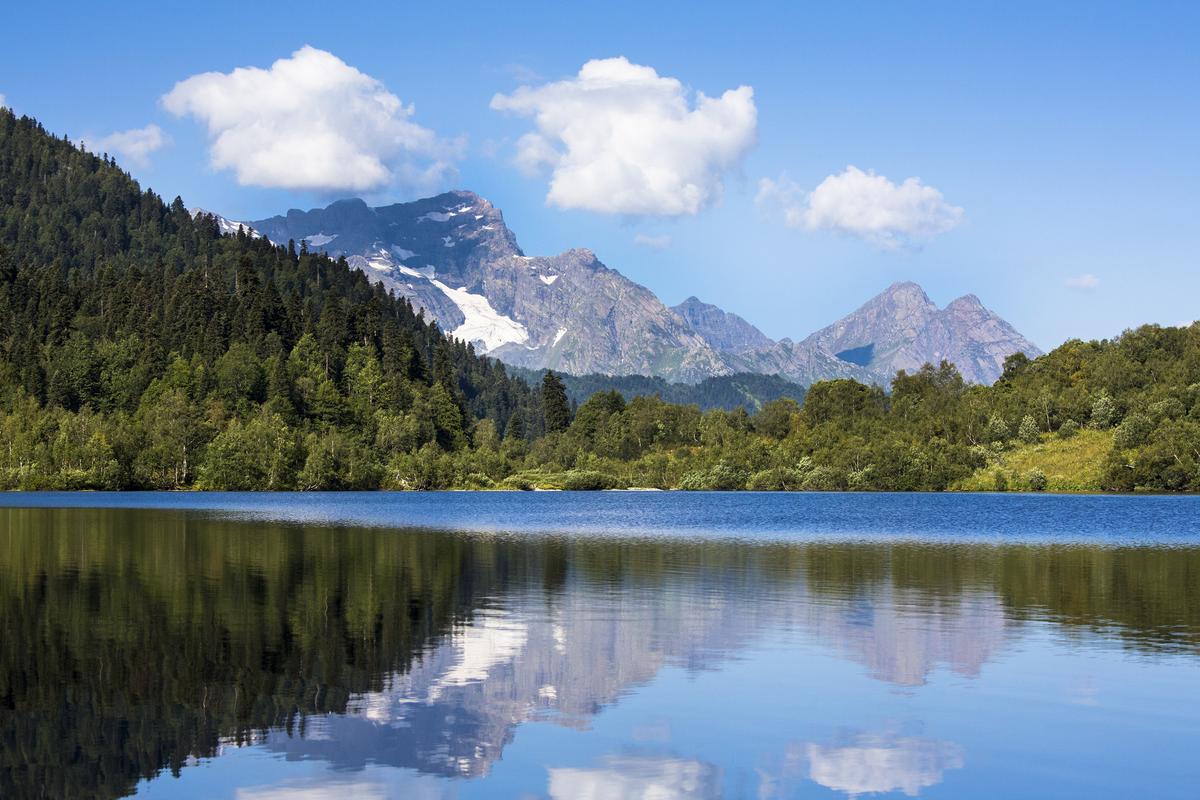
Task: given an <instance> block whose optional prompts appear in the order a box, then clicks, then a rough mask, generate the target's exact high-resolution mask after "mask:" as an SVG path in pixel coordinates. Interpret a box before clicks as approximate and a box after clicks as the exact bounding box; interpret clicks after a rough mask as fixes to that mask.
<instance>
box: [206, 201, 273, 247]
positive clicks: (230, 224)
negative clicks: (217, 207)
mask: <svg viewBox="0 0 1200 800" xmlns="http://www.w3.org/2000/svg"><path fill="white" fill-rule="evenodd" d="M191 214H192V219H195V218H196V217H198V216H200V215H201V214H207V215H208V216H210V217H212V218H213V219H214V220H216V221H217V230H219V231H220V232H221V233H222V234H224V235H227V236H236V235H237V232H238V228H241V229H242V230H243V231H245V232H246V233H247V234H249V235H250V238H251V239H261V238H263V237H262V234H261V233H259V232H258V231H256V230H254V228H252V227H251V226H250V223H248V222H238V221H237V220H235V219H228V218H226V217H222V216H221V215H220V214H214V213H213V212H211V211H205V210H204V209H203V208H193V209H192V210H191ZM271 244H274V242H272V243H271Z"/></svg>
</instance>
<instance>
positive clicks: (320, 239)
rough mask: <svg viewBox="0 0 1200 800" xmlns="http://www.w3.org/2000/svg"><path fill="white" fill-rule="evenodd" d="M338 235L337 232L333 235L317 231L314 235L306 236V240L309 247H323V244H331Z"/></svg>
mask: <svg viewBox="0 0 1200 800" xmlns="http://www.w3.org/2000/svg"><path fill="white" fill-rule="evenodd" d="M337 237H338V235H337V234H336V233H335V234H332V235H330V234H327V233H316V234H313V235H312V236H305V237H304V241H306V242H308V246H309V247H321V246H322V245H326V244H329V243H330V242H332V241H333V240H334V239H336V238H337Z"/></svg>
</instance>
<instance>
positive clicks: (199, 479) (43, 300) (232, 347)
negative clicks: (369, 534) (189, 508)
mask: <svg viewBox="0 0 1200 800" xmlns="http://www.w3.org/2000/svg"><path fill="white" fill-rule="evenodd" d="M532 400H533V398H532V396H531V394H530V392H529V390H528V387H527V386H526V384H525V383H524V382H523V381H520V380H517V379H513V378H511V377H510V376H509V375H508V374H507V373H506V371H505V369H504V367H503V366H501V365H499V364H498V363H496V362H494V361H491V360H489V359H484V358H479V357H477V356H476V355H475V354H474V352H473V351H472V349H471V348H470V347H469V346H468V345H465V344H463V343H460V342H455V341H451V340H448V339H447V338H446V337H444V336H443V335H442V334H441V332H440V331H439V330H438V329H437V327H436V326H435V325H433V324H429V323H426V322H425V321H424V320H423V319H422V318H421V317H420V316H419V315H417V314H416V313H414V311H413V309H412V308H411V306H409V304H408V303H407V301H405V300H403V299H397V298H394V297H392V296H390V295H388V294H387V293H385V292H384V291H383V290H382V289H381V288H380V287H379V286H376V285H372V284H371V283H370V282H369V281H368V280H367V279H366V277H365V276H364V275H362V274H361V273H359V272H357V271H355V270H352V269H350V268H349V267H348V266H347V264H346V263H345V262H344V261H332V260H330V259H329V258H326V257H325V256H322V255H316V254H310V253H307V252H306V251H305V250H304V249H303V248H302V249H301V251H300V252H299V253H297V252H296V251H295V248H294V247H293V246H288V247H276V246H274V245H272V244H271V243H269V242H267V241H264V240H262V239H252V238H250V237H249V236H247V235H245V234H244V233H239V234H237V235H234V236H221V235H220V233H219V232H218V229H217V226H216V224H215V222H214V220H213V219H212V218H210V217H205V216H201V217H197V218H193V217H192V216H191V215H190V214H189V213H188V211H187V210H186V208H185V207H184V205H183V202H182V201H181V200H180V199H178V198H177V199H176V200H175V201H174V202H173V203H171V204H170V205H167V204H165V203H163V201H162V200H161V199H160V198H159V197H158V196H157V195H155V194H154V193H153V192H149V191H144V190H142V189H141V188H140V187H139V186H138V184H137V183H136V182H135V181H133V180H132V179H131V178H130V177H129V176H128V175H127V174H125V173H124V172H122V171H121V170H120V169H119V168H118V167H117V166H116V165H115V164H114V163H112V162H111V161H110V160H108V159H106V158H97V157H95V156H93V155H90V154H88V153H86V152H83V151H81V150H79V149H77V148H76V147H74V146H73V145H72V144H71V143H69V142H67V141H65V140H62V139H57V138H55V137H53V136H51V135H50V134H48V133H47V132H46V131H44V130H43V129H42V128H41V127H40V126H39V125H38V124H37V123H36V122H34V121H33V120H30V119H28V118H17V117H15V116H14V115H12V114H11V113H10V112H9V111H7V110H2V109H0V425H2V426H3V430H4V433H3V436H4V440H5V442H6V443H7V444H9V445H10V447H8V448H6V449H7V451H8V452H7V453H6V454H5V455H3V456H0V486H3V487H5V488H59V487H61V488H112V487H131V488H132V487H145V488H176V487H186V486H193V485H196V486H206V487H211V488H242V489H273V488H366V487H377V486H380V485H385V484H386V483H387V481H386V478H385V474H386V469H385V468H386V466H387V465H388V463H389V462H390V461H391V460H393V459H395V458H397V457H399V456H400V455H402V454H405V453H408V452H411V451H414V450H417V449H419V448H420V447H421V446H422V445H424V444H426V443H428V442H434V443H436V445H437V446H438V447H439V448H441V449H443V450H447V451H453V450H458V449H461V448H463V447H464V446H465V445H466V433H465V432H466V431H467V430H469V428H470V426H471V423H472V422H473V420H475V419H479V418H484V417H488V418H491V419H493V420H495V422H496V424H497V425H498V426H499V427H500V428H501V429H503V427H504V426H506V425H507V424H508V422H509V418H510V417H511V416H512V415H513V413H514V412H515V411H518V410H522V409H527V408H529V407H531V405H532ZM516 427H517V428H518V429H519V428H521V427H522V424H521V423H517V425H516Z"/></svg>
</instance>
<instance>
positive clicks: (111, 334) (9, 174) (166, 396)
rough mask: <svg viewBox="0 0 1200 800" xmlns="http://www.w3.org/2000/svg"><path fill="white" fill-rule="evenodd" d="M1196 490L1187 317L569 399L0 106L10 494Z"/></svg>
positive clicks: (548, 381) (1195, 410) (1199, 407)
mask: <svg viewBox="0 0 1200 800" xmlns="http://www.w3.org/2000/svg"><path fill="white" fill-rule="evenodd" d="M627 487H641V488H657V489H693V490H747V489H749V490H855V491H859V490H861V491H945V490H974V491H979V490H984V491H1106V492H1132V491H1152V492H1196V491H1200V324H1192V325H1191V326H1190V327H1159V326H1155V325H1149V326H1144V327H1141V328H1138V329H1136V330H1133V331H1127V332H1125V333H1123V334H1122V335H1121V336H1119V337H1117V338H1115V339H1111V340H1104V341H1091V342H1084V341H1079V340H1072V341H1068V342H1066V343H1065V344H1063V345H1061V346H1060V347H1058V348H1057V349H1055V350H1054V351H1053V352H1051V353H1048V354H1046V355H1044V356H1041V357H1039V358H1037V359H1036V360H1030V359H1028V358H1026V357H1025V356H1024V355H1022V354H1016V355H1014V356H1011V357H1010V358H1009V359H1008V360H1007V361H1006V362H1005V365H1004V373H1003V375H1002V376H1001V378H1000V379H999V380H998V381H997V382H996V383H995V384H994V385H992V386H977V385H970V384H967V383H965V382H964V381H963V379H962V377H961V375H960V374H959V373H958V370H957V369H955V367H954V366H953V365H951V364H948V363H946V362H943V363H941V364H939V365H936V366H934V365H926V366H925V367H923V368H922V369H920V370H918V371H916V372H915V373H912V374H906V373H904V372H901V373H899V374H898V375H896V377H895V379H894V380H893V381H892V382H891V385H890V387H888V390H887V391H885V390H884V388H882V387H878V386H867V385H863V384H860V383H857V382H855V381H851V380H834V381H826V382H821V383H817V384H814V385H813V386H811V387H809V389H808V390H807V392H806V393H805V395H804V400H803V404H800V403H798V402H796V400H794V399H791V398H782V399H778V400H774V401H771V402H767V403H763V404H761V405H759V406H758V407H757V408H755V409H752V410H750V411H747V410H746V409H745V408H741V407H739V408H735V409H733V410H725V409H721V408H716V409H712V410H709V411H703V412H702V411H701V410H700V407H699V406H697V405H681V404H675V403H670V402H666V401H664V400H663V399H661V398H659V397H655V396H649V397H645V396H643V397H634V398H631V399H626V397H625V396H623V395H622V394H621V393H620V392H617V391H611V390H608V391H598V392H596V393H595V394H593V395H591V396H590V397H589V398H588V399H586V400H585V401H583V402H581V403H578V404H577V403H575V402H572V401H571V400H570V399H569V398H568V394H567V391H566V389H565V387H564V384H563V381H562V380H561V379H560V378H559V376H557V375H555V374H554V373H552V372H550V373H547V374H546V375H545V376H544V377H543V378H542V379H541V382H540V385H535V386H530V385H529V384H528V383H526V382H525V381H524V380H521V379H519V378H517V377H514V376H513V375H512V374H510V373H509V372H508V371H507V370H506V368H505V366H504V365H503V364H501V363H500V362H498V361H496V360H494V359H490V358H486V357H483V356H479V355H477V354H476V353H475V351H474V349H473V348H472V347H471V346H470V345H469V344H466V343H464V342H460V341H455V340H453V339H450V338H448V337H446V336H445V335H444V334H443V333H442V332H441V331H440V330H439V329H438V328H437V326H436V325H434V324H432V323H428V322H426V321H425V320H424V319H423V317H422V316H421V315H420V314H418V313H416V312H415V311H414V310H413V308H412V307H411V305H410V304H409V303H408V302H407V301H406V300H404V299H403V298H397V297H395V296H392V295H389V294H388V293H387V292H385V291H384V290H383V289H382V288H381V287H380V286H378V285H372V284H371V282H370V281H369V280H368V278H367V277H366V276H365V275H363V274H362V273H361V272H358V271H356V270H353V269H351V268H350V267H349V265H348V264H347V263H346V261H345V260H344V259H339V260H336V261H335V260H331V259H330V258H328V257H326V256H324V255H322V254H318V253H310V252H308V251H307V249H306V248H305V246H304V243H300V245H299V246H297V244H296V243H295V242H288V243H287V244H286V245H275V244H273V243H271V242H269V241H266V240H264V239H261V238H253V237H251V236H249V235H247V234H246V233H245V232H241V231H239V232H238V233H237V234H235V235H222V234H221V232H220V231H219V229H218V226H217V224H216V221H215V220H214V219H213V218H212V217H209V216H206V215H199V216H197V217H193V216H192V215H191V214H190V213H189V212H188V210H187V208H186V206H185V205H184V203H183V201H182V200H181V199H180V198H175V200H174V201H173V202H170V203H167V202H164V201H163V199H162V198H160V197H159V196H158V195H156V194H154V193H153V192H151V191H149V190H144V189H142V188H141V187H140V186H139V185H138V184H137V182H136V181H134V180H133V179H132V178H131V177H130V176H129V175H128V174H127V173H125V172H123V171H122V170H121V169H120V168H119V167H118V166H117V165H116V164H115V163H114V162H113V161H112V160H111V159H109V158H108V157H107V156H103V157H98V156H95V155H91V154H89V153H86V152H84V151H83V150H81V149H79V148H78V147H76V146H75V145H73V144H72V143H71V142H69V141H67V140H66V139H62V138H58V137H55V136H53V135H51V134H50V133H48V132H46V131H45V130H44V129H43V128H42V127H41V126H40V125H39V124H38V123H37V122H36V121H34V120H32V119H29V118H27V117H22V118H18V117H16V116H14V115H13V114H12V113H11V112H10V111H8V110H5V109H0V489H9V490H43V489H45V490H87V489H114V490H115V489H214V490H218V489H219V490H339V489H413V490H420V489H493V488H507V489H547V488H560V489H578V490H602V489H614V488H627Z"/></svg>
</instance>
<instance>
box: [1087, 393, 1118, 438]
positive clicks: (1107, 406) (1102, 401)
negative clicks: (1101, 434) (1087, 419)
mask: <svg viewBox="0 0 1200 800" xmlns="http://www.w3.org/2000/svg"><path fill="white" fill-rule="evenodd" d="M1116 421H1117V404H1116V403H1114V402H1113V399H1112V398H1111V397H1109V396H1108V392H1101V393H1100V396H1099V397H1097V398H1096V402H1095V403H1092V427H1093V428H1097V429H1099V430H1104V429H1105V428H1111V427H1112V424H1113V423H1114V422H1116Z"/></svg>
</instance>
